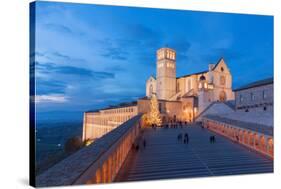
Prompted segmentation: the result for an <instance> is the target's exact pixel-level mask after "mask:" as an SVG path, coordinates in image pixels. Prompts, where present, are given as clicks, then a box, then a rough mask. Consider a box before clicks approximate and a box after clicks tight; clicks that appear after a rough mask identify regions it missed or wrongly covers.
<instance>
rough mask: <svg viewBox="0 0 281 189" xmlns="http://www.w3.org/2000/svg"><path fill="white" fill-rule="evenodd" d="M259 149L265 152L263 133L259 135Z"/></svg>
mask: <svg viewBox="0 0 281 189" xmlns="http://www.w3.org/2000/svg"><path fill="white" fill-rule="evenodd" d="M259 144H260V145H259V149H260V150H261V151H263V152H266V140H265V137H264V135H261V136H260V137H259Z"/></svg>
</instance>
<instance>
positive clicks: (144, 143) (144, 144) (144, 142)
mask: <svg viewBox="0 0 281 189" xmlns="http://www.w3.org/2000/svg"><path fill="white" fill-rule="evenodd" d="M142 144H143V148H145V146H146V141H145V139H143V142H142Z"/></svg>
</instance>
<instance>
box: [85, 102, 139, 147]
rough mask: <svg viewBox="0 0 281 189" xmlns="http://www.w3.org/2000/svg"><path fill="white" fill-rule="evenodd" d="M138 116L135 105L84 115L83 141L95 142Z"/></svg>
mask: <svg viewBox="0 0 281 189" xmlns="http://www.w3.org/2000/svg"><path fill="white" fill-rule="evenodd" d="M137 114H138V109H137V103H136V102H132V103H128V104H120V105H119V106H114V107H110V108H106V109H102V110H98V111H88V112H85V113H84V121H83V141H85V140H88V139H90V140H95V139H97V138H100V137H102V136H103V135H104V134H106V133H108V132H110V131H111V130H113V129H115V128H116V127H117V126H119V125H121V124H122V123H124V122H126V121H128V120H129V119H131V118H132V117H134V116H136V115H137Z"/></svg>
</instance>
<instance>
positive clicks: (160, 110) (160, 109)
mask: <svg viewBox="0 0 281 189" xmlns="http://www.w3.org/2000/svg"><path fill="white" fill-rule="evenodd" d="M159 112H160V113H161V112H162V107H161V103H159Z"/></svg>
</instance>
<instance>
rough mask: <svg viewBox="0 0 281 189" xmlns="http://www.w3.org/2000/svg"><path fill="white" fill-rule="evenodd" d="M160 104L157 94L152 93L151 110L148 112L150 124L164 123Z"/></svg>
mask: <svg viewBox="0 0 281 189" xmlns="http://www.w3.org/2000/svg"><path fill="white" fill-rule="evenodd" d="M158 106H159V104H158V100H157V97H156V95H155V94H152V96H151V99H150V112H149V114H148V123H149V124H150V125H152V124H155V125H157V126H159V125H161V123H162V121H161V117H160V112H159V107H158Z"/></svg>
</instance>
